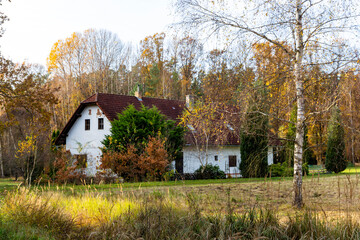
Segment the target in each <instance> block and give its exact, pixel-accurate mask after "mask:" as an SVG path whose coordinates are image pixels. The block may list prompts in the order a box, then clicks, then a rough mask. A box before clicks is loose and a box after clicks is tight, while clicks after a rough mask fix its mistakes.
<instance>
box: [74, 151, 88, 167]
mask: <svg viewBox="0 0 360 240" xmlns="http://www.w3.org/2000/svg"><path fill="white" fill-rule="evenodd" d="M75 158H76V168H86V167H87V155H86V154H77V155H75Z"/></svg>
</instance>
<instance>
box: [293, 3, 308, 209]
mask: <svg viewBox="0 0 360 240" xmlns="http://www.w3.org/2000/svg"><path fill="white" fill-rule="evenodd" d="M301 4H302V3H301V0H297V1H296V29H295V37H296V59H295V69H294V70H295V85H296V99H297V119H296V136H295V149H294V180H293V186H294V203H293V204H294V206H296V207H297V208H301V207H302V206H303V200H302V162H303V144H304V120H305V99H304V81H303V78H302V60H303V52H304V43H303V26H302V8H301Z"/></svg>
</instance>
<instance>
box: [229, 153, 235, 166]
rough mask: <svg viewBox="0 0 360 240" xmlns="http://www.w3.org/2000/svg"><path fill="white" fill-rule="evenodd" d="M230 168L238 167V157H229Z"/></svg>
mask: <svg viewBox="0 0 360 240" xmlns="http://www.w3.org/2000/svg"><path fill="white" fill-rule="evenodd" d="M229 167H236V155H230V156H229Z"/></svg>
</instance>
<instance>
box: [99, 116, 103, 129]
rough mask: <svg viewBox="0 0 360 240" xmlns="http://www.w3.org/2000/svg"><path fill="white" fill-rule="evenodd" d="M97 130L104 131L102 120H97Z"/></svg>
mask: <svg viewBox="0 0 360 240" xmlns="http://www.w3.org/2000/svg"><path fill="white" fill-rule="evenodd" d="M98 129H104V119H103V118H98Z"/></svg>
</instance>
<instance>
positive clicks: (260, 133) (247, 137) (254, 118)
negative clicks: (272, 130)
mask: <svg viewBox="0 0 360 240" xmlns="http://www.w3.org/2000/svg"><path fill="white" fill-rule="evenodd" d="M255 87H256V88H257V91H256V92H255V93H254V94H253V96H252V99H251V103H250V105H249V108H248V110H247V113H246V115H245V121H244V122H245V123H244V127H243V129H242V131H241V140H240V152H241V162H240V171H241V175H242V176H243V177H246V178H248V177H264V176H266V174H267V171H268V169H267V167H268V161H267V150H268V134H269V119H268V116H267V115H266V114H263V113H264V112H266V111H264V110H265V107H266V104H264V103H265V99H266V92H265V91H263V89H262V88H259V85H257V86H255Z"/></svg>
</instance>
